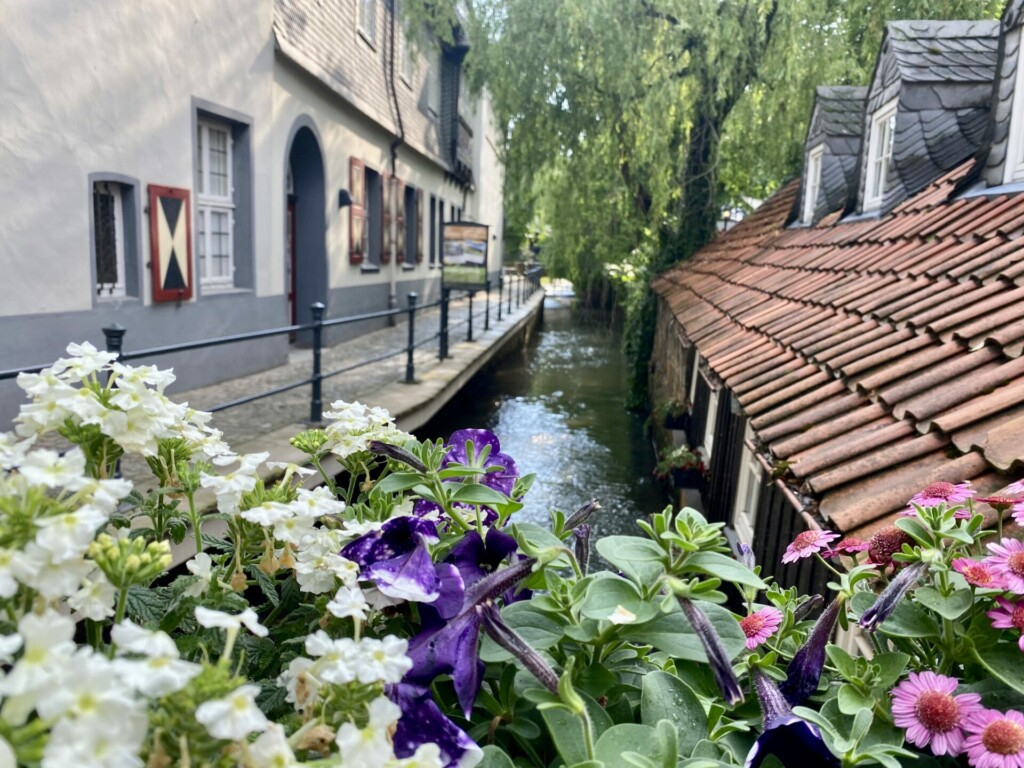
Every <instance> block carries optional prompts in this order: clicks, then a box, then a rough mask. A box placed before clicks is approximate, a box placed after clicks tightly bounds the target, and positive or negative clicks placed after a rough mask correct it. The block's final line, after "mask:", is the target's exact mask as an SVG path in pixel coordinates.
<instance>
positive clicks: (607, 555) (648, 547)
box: [597, 536, 665, 587]
mask: <svg viewBox="0 0 1024 768" xmlns="http://www.w3.org/2000/svg"><path fill="white" fill-rule="evenodd" d="M597 551H598V553H599V554H600V555H601V557H603V558H604V559H605V560H607V561H608V562H609V563H611V564H612V565H614V566H615V567H616V568H618V569H619V570H620V571H622V572H623V573H624V574H626V576H628V577H629V578H631V579H632V580H633V581H634V582H635V583H636V584H637V585H638V586H641V587H643V586H645V585H646V586H649V585H651V584H653V583H654V582H655V581H657V580H658V577H659V576H661V575H662V574H663V573H664V572H665V567H664V559H665V551H664V550H663V549H662V548H661V547H659V546H658V545H657V544H655V543H654V542H653V541H651V540H650V539H644V538H641V537H640V536H605V537H604V538H603V539H598V541H597Z"/></svg>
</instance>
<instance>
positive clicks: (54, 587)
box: [11, 541, 93, 600]
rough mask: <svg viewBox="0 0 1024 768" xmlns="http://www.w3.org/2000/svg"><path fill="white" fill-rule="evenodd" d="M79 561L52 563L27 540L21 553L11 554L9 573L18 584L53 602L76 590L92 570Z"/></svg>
mask: <svg viewBox="0 0 1024 768" xmlns="http://www.w3.org/2000/svg"><path fill="white" fill-rule="evenodd" d="M92 569H93V565H92V563H89V562H86V561H85V560H83V559H76V560H65V561H63V562H60V563H58V562H55V561H54V560H53V555H52V554H51V553H50V552H48V551H47V550H45V549H43V548H42V547H40V546H39V545H38V544H36V543H35V542H32V541H30V542H29V543H28V544H27V545H26V546H25V549H24V550H23V551H21V552H15V553H14V554H12V555H11V572H12V573H13V574H14V576H15V578H17V579H18V581H20V582H21V583H22V584H24V585H25V586H27V587H31V588H32V589H35V590H37V591H38V592H39V593H40V594H42V596H43V597H45V598H47V599H50V600H53V599H57V598H61V597H65V596H66V595H70V594H72V593H74V592H77V591H78V587H79V584H81V582H82V579H84V578H85V577H86V576H88V575H89V573H90V572H91V571H92Z"/></svg>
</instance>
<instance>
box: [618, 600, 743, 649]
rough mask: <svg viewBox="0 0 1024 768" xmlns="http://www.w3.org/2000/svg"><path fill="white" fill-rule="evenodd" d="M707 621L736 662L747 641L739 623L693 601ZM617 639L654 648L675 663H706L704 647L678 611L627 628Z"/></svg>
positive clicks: (710, 605)
mask: <svg viewBox="0 0 1024 768" xmlns="http://www.w3.org/2000/svg"><path fill="white" fill-rule="evenodd" d="M694 604H695V605H697V606H699V607H700V609H701V610H702V611H703V612H704V615H705V616H707V617H708V621H710V622H711V625H712V626H713V627H714V628H715V630H716V631H717V632H718V636H719V637H720V638H721V639H722V645H723V646H724V647H725V650H726V653H728V654H729V658H730V659H735V658H736V657H737V656H739V654H740V653H741V652H742V651H743V650H744V649H745V648H746V647H747V638H746V635H744V634H743V630H742V629H740V625H739V622H738V621H736V619H735V618H734V617H733V615H732V614H731V613H729V611H727V610H725V609H724V608H720V607H719V606H717V605H714V604H713V603H705V602H700V601H695V603H694ZM619 637H621V638H622V639H623V640H628V641H630V642H634V643H640V644H644V645H653V646H654V647H655V648H657V649H658V650H661V651H665V653H669V654H671V655H672V656H674V657H675V658H677V659H685V660H687V661H700V662H705V663H706V662H707V660H708V659H707V656H706V655H705V653H704V646H703V645H701V642H700V640H699V639H698V638H697V634H696V633H695V632H694V631H693V627H691V626H690V622H689V621H687V620H686V617H685V616H683V613H682V611H681V610H679V609H678V608H677V610H675V611H673V612H672V613H669V614H666V615H664V616H659V617H658V618H656V619H654V620H653V621H648V622H646V623H644V624H628V625H624V626H623V627H622V628H620V630H619Z"/></svg>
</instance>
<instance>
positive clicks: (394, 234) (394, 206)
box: [385, 0, 409, 325]
mask: <svg viewBox="0 0 1024 768" xmlns="http://www.w3.org/2000/svg"><path fill="white" fill-rule="evenodd" d="M397 15H398V3H397V2H395V0H391V38H390V40H389V41H388V69H387V72H386V73H385V74H386V76H387V83H388V87H389V89H390V91H391V103H392V104H393V105H394V108H395V122H396V123H397V124H398V134H397V135H396V136H395V138H394V140H393V141H392V142H391V178H390V179H388V184H390V185H391V195H390V197H391V211H390V213H391V258H390V262H391V269H390V270H389V275H390V277H389V286H388V309H396V308H397V307H398V176H397V175H396V172H397V170H398V148H399V147H400V146H402V144H404V143H405V126H403V125H402V108H401V107H400V106H399V104H398V89H397V88H396V86H395V29H396V26H397V19H396V18H395V17H396V16H397ZM405 247H406V249H407V250H408V248H409V244H408V243H406V244H405ZM390 324H391V325H394V324H395V318H394V317H393V316H392V317H391V319H390Z"/></svg>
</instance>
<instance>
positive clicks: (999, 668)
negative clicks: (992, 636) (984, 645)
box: [975, 643, 1024, 693]
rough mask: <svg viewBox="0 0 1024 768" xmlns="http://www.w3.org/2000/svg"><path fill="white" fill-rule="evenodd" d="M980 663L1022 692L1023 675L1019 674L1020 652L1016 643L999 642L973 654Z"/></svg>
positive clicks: (1023, 684)
mask: <svg viewBox="0 0 1024 768" xmlns="http://www.w3.org/2000/svg"><path fill="white" fill-rule="evenodd" d="M975 655H976V657H977V659H978V661H979V662H981V665H982V666H983V667H985V669H987V670H988V671H989V672H991V673H992V674H993V675H995V676H996V677H998V678H999V679H1000V680H1002V681H1003V682H1004V683H1006V684H1007V685H1008V686H1010V687H1011V688H1013V689H1014V690H1015V691H1017V692H1018V693H1024V675H1022V674H1021V660H1022V656H1021V652H1020V648H1018V647H1017V645H1016V643H1011V644H1004V643H1000V644H999V645H997V646H996V647H994V648H989V649H987V650H986V651H985V652H984V653H976V654H975Z"/></svg>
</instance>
